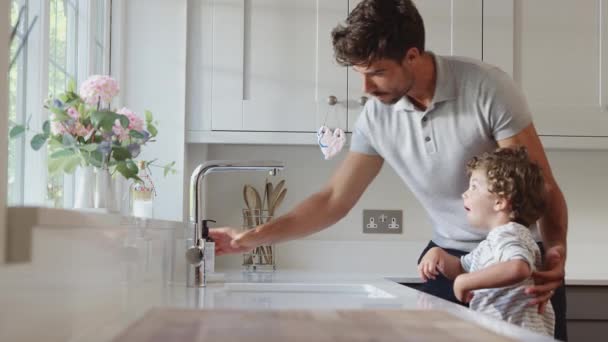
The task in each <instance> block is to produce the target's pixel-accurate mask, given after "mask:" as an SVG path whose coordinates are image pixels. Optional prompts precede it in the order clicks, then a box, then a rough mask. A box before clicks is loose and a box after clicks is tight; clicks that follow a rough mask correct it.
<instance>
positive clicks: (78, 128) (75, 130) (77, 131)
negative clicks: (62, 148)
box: [70, 121, 93, 138]
mask: <svg viewBox="0 0 608 342" xmlns="http://www.w3.org/2000/svg"><path fill="white" fill-rule="evenodd" d="M92 130H93V126H91V125H89V126H88V127H85V126H84V125H83V124H81V123H80V122H78V121H76V123H75V124H74V126H72V127H70V133H71V134H72V135H73V136H76V137H83V138H84V137H86V136H87V135H89V133H91V131H92Z"/></svg>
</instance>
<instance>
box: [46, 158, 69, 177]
mask: <svg viewBox="0 0 608 342" xmlns="http://www.w3.org/2000/svg"><path fill="white" fill-rule="evenodd" d="M64 162H65V160H64V159H62V158H60V159H49V161H48V163H47V167H48V170H49V174H50V175H54V174H56V173H57V172H58V171H59V170H60V169H63V163H64Z"/></svg>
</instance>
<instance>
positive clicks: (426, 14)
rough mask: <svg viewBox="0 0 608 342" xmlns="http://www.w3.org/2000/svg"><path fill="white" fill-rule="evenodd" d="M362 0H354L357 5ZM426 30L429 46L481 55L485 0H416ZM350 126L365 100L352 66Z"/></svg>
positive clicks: (449, 52) (440, 51)
mask: <svg viewBox="0 0 608 342" xmlns="http://www.w3.org/2000/svg"><path fill="white" fill-rule="evenodd" d="M359 2H361V1H360V0H350V9H353V8H354V7H355V6H356V5H357V4H358V3H359ZM414 3H415V4H416V6H417V8H418V11H419V12H420V15H421V16H422V20H423V21H424V27H425V31H426V46H425V49H426V50H429V51H432V52H434V53H436V54H438V55H455V56H466V57H472V58H476V59H481V58H482V55H481V52H482V45H481V44H482V0H458V1H429V0H415V1H414ZM348 73H349V74H348V95H349V99H350V101H349V107H348V108H349V110H348V119H349V120H348V126H349V131H351V130H352V128H353V127H354V124H355V122H356V119H357V117H358V116H359V114H360V112H361V109H362V108H363V107H362V104H364V103H365V101H364V100H365V98H363V97H364V96H367V95H365V94H363V92H362V89H363V81H362V78H361V76H360V75H359V74H357V73H356V72H355V71H353V70H352V68H350V70H349V71H348Z"/></svg>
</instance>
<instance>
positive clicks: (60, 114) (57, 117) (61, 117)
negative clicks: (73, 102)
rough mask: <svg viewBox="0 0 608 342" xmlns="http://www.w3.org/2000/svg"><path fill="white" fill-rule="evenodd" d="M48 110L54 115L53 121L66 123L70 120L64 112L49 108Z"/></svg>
mask: <svg viewBox="0 0 608 342" xmlns="http://www.w3.org/2000/svg"><path fill="white" fill-rule="evenodd" d="M49 110H50V111H51V112H52V113H53V114H55V121H66V120H69V119H70V116H69V115H68V114H66V112H65V111H64V110H62V109H59V108H57V107H52V106H51V107H49Z"/></svg>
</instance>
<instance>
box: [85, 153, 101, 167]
mask: <svg viewBox="0 0 608 342" xmlns="http://www.w3.org/2000/svg"><path fill="white" fill-rule="evenodd" d="M86 161H87V162H88V163H89V164H91V165H93V166H95V167H102V166H103V154H102V153H101V152H99V151H94V152H91V155H90V158H88V159H87V160H86Z"/></svg>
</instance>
